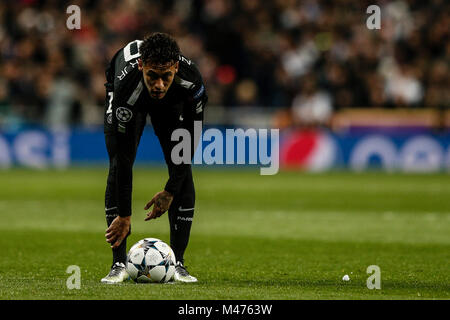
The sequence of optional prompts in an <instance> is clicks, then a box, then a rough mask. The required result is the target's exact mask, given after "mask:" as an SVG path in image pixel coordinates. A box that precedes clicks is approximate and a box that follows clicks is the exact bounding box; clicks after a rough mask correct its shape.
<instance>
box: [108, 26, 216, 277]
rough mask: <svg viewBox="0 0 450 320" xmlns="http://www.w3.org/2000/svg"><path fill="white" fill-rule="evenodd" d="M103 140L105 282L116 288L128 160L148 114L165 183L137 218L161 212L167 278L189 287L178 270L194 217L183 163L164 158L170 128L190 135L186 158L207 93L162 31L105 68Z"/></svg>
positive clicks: (121, 265)
mask: <svg viewBox="0 0 450 320" xmlns="http://www.w3.org/2000/svg"><path fill="white" fill-rule="evenodd" d="M106 79H107V83H106V84H105V86H106V97H107V99H106V103H105V119H104V125H105V127H104V128H105V129H104V132H105V142H106V147H107V150H108V155H109V173H108V179H107V184H106V192H105V213H106V222H107V225H108V229H107V230H106V235H105V236H106V241H107V242H109V243H110V244H111V248H112V254H113V264H112V267H111V270H110V272H109V274H108V275H107V276H106V277H104V278H103V279H102V282H105V283H120V282H122V281H124V280H125V279H127V278H128V274H127V271H126V267H125V263H126V238H127V237H128V235H129V234H130V232H131V224H130V217H131V193H132V174H133V163H134V160H135V157H136V151H137V147H138V145H139V141H140V138H141V135H142V132H143V129H144V126H145V123H146V117H147V115H149V116H150V119H151V123H152V125H153V128H154V131H155V134H156V136H157V137H158V139H159V142H160V144H161V147H162V151H163V153H164V158H165V161H166V163H167V166H168V172H169V179H168V181H167V183H166V184H165V186H164V189H163V190H162V191H160V192H158V193H156V194H155V195H154V197H153V198H152V199H151V200H150V201H149V202H148V203H147V204H146V206H145V208H144V209H145V210H150V208H151V207H152V206H153V208H152V209H151V211H149V212H148V213H147V216H146V218H145V220H146V221H147V220H151V219H155V218H158V217H160V216H161V215H162V214H163V213H165V212H166V211H168V216H169V225H170V246H171V247H172V249H173V251H174V253H175V258H176V261H177V264H176V267H175V269H176V271H175V276H174V280H176V281H182V282H196V281H197V279H196V278H195V277H193V276H191V275H190V274H189V273H188V271H187V270H186V268H185V266H184V257H183V256H184V252H185V250H186V247H187V245H188V241H189V236H190V230H191V225H192V218H193V215H194V205H195V190H194V182H193V179H192V171H191V165H190V164H189V163H181V164H175V163H174V162H173V161H172V159H171V151H172V148H173V147H174V146H175V145H176V144H177V143H178V141H172V140H171V135H172V132H173V131H174V130H176V129H178V128H183V129H187V130H188V131H189V132H190V134H191V155H190V156H191V159H192V157H193V154H194V151H195V146H196V145H197V141H194V121H203V110H204V107H205V104H206V102H207V99H208V98H207V95H206V90H205V86H204V84H203V81H202V77H201V75H200V73H199V71H198V69H197V67H196V66H195V64H194V63H193V62H192V61H191V60H189V59H187V58H186V57H184V56H183V55H182V54H181V53H180V49H179V47H178V45H177V43H176V41H175V40H174V39H173V38H172V37H171V36H170V35H168V34H164V33H152V34H151V35H149V36H148V37H146V38H145V39H144V40H143V41H142V40H135V41H132V42H130V43H128V44H127V45H126V46H125V47H124V48H122V49H120V50H119V51H118V52H117V53H116V54H115V56H114V57H113V59H112V61H111V62H110V64H109V66H108V68H107V70H106Z"/></svg>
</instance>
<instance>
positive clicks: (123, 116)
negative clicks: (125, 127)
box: [116, 107, 133, 122]
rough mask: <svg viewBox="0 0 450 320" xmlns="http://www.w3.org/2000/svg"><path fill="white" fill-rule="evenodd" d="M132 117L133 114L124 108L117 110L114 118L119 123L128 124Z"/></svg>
mask: <svg viewBox="0 0 450 320" xmlns="http://www.w3.org/2000/svg"><path fill="white" fill-rule="evenodd" d="M132 117H133V112H131V110H130V109H128V108H124V107H119V108H117V110H116V118H117V120H119V121H120V122H128V121H130V120H131V118H132Z"/></svg>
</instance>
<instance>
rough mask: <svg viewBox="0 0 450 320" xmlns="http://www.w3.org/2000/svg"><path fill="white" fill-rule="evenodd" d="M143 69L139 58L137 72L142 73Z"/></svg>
mask: <svg viewBox="0 0 450 320" xmlns="http://www.w3.org/2000/svg"><path fill="white" fill-rule="evenodd" d="M143 68H144V65H143V63H142V59H141V58H139V59H138V69H139V71H142V69H143Z"/></svg>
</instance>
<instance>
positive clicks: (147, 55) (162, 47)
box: [139, 32, 180, 65]
mask: <svg viewBox="0 0 450 320" xmlns="http://www.w3.org/2000/svg"><path fill="white" fill-rule="evenodd" d="M139 52H140V53H141V59H142V61H143V62H144V63H151V64H157V65H165V64H168V63H175V62H177V61H178V60H179V56H180V47H178V44H177V42H176V41H175V39H174V38H172V37H171V36H170V35H168V34H167V33H162V32H154V33H152V34H150V35H149V36H147V37H145V39H144V42H142V44H141V46H140V48H139Z"/></svg>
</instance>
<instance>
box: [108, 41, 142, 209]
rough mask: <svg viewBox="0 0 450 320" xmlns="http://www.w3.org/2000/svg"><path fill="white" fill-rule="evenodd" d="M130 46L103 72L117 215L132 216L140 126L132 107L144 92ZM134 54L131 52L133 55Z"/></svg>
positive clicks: (136, 113)
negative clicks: (134, 166) (134, 169)
mask: <svg viewBox="0 0 450 320" xmlns="http://www.w3.org/2000/svg"><path fill="white" fill-rule="evenodd" d="M133 43H134V44H136V45H137V42H136V41H133V42H130V43H129V44H128V45H127V46H126V47H124V48H123V49H121V50H119V51H118V52H117V54H116V55H115V56H114V58H113V59H112V60H111V63H110V64H109V66H108V68H107V70H106V79H107V83H106V84H105V87H106V93H107V97H106V104H107V106H106V111H105V135H108V139H109V140H110V143H111V144H113V146H111V149H112V150H113V154H110V157H111V156H112V158H111V159H110V161H111V162H112V165H113V166H114V168H115V170H114V180H115V182H116V191H115V194H114V196H115V197H116V203H117V211H118V212H117V213H118V215H119V216H121V217H126V216H130V215H131V198H132V197H131V193H132V176H133V172H132V170H133V164H134V160H135V156H136V150H137V143H136V141H138V139H139V137H138V135H139V133H140V131H139V127H140V126H141V124H140V120H139V115H138V112H137V110H136V109H135V103H136V101H137V99H138V97H139V95H140V93H141V91H142V89H143V83H142V81H141V77H140V73H139V72H138V70H137V58H138V56H137V55H134V56H133V52H134V51H136V50H134V46H133ZM133 50H134V51H133Z"/></svg>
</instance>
